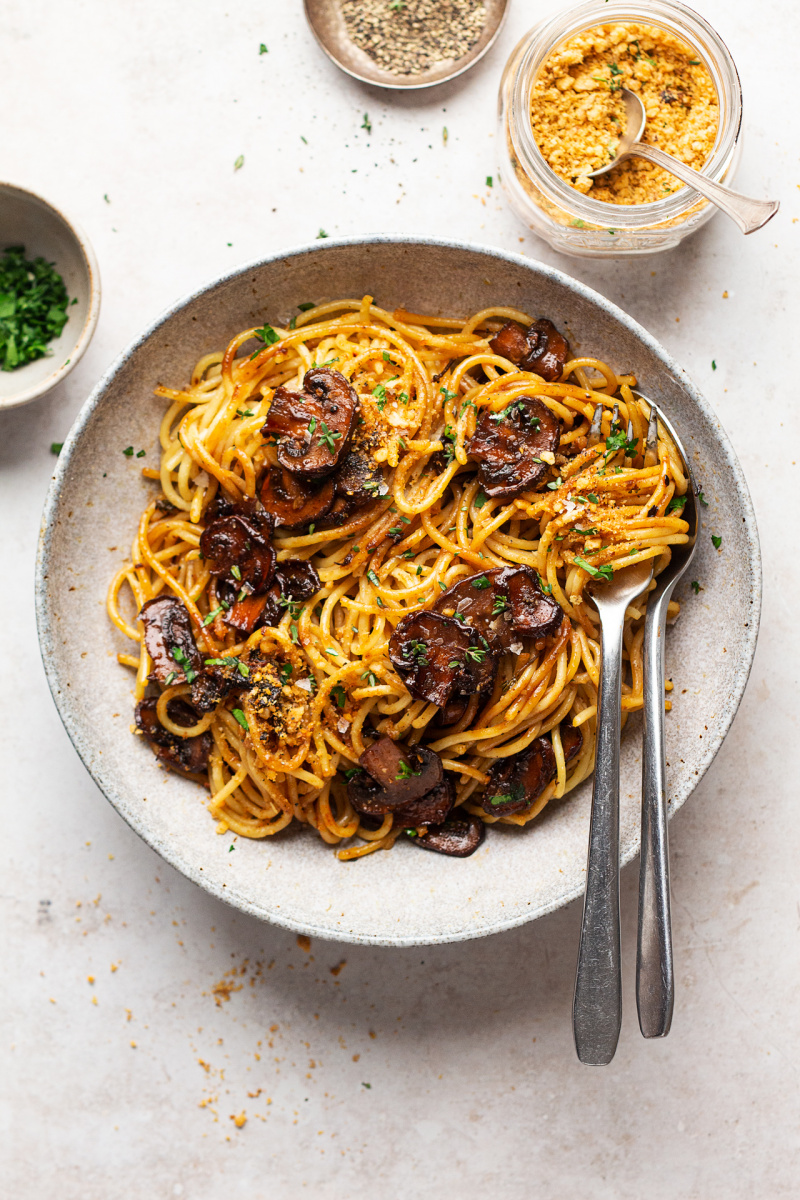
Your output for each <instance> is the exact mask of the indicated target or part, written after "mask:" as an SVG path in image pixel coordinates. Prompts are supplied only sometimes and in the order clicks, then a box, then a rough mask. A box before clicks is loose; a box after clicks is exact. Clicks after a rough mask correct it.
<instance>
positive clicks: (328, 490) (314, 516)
mask: <svg viewBox="0 0 800 1200" xmlns="http://www.w3.org/2000/svg"><path fill="white" fill-rule="evenodd" d="M259 494H260V496H261V503H262V504H263V505H264V508H265V509H266V510H267V512H268V513H269V514H270V516H271V517H273V518H274V520H275V528H276V529H285V530H286V531H287V532H288V533H291V532H292V531H293V530H296V529H306V528H307V526H309V525H313V524H315V523H317V522H319V521H321V520H322V518H323V517H324V516H325V514H326V513H328V512H330V509H331V507H332V505H333V500H334V496H335V494H336V491H335V484H334V481H333V480H332V479H324V480H322V482H321V483H304V482H303V481H302V480H301V479H298V477H297V476H296V475H292V473H291V472H290V471H287V470H285V469H284V468H283V467H270V468H269V469H268V470H267V471H266V473H265V475H264V478H263V479H262V481H261V490H260V493H259Z"/></svg>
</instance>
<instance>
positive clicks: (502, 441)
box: [466, 396, 561, 500]
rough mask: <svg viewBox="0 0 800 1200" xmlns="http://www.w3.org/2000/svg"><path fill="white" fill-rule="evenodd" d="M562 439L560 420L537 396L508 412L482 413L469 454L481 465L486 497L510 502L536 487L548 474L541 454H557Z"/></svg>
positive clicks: (518, 401) (520, 399)
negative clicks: (521, 493)
mask: <svg viewBox="0 0 800 1200" xmlns="http://www.w3.org/2000/svg"><path fill="white" fill-rule="evenodd" d="M560 436H561V432H560V428H559V424H558V419H557V418H556V417H555V416H554V415H553V414H552V413H551V411H550V409H549V408H548V407H547V405H546V404H543V403H542V401H541V400H538V399H537V398H536V397H535V396H519V397H517V399H516V400H514V401H512V403H511V404H509V405H508V407H507V408H505V409H502V410H501V411H500V412H497V413H493V412H491V411H490V410H489V409H487V408H485V409H483V411H482V412H481V416H480V420H479V421H478V425H477V428H476V430H475V433H474V434H473V435H472V437H471V438H470V440H469V442H468V443H467V447H466V449H467V453H468V454H469V456H470V458H474V459H475V460H476V462H478V463H479V464H480V465H479V468H478V479H479V480H480V482H481V485H482V486H483V490H484V491H485V492H486V495H487V496H491V497H493V498H496V499H499V500H511V499H513V497H514V496H518V495H519V493H520V492H524V491H526V490H528V489H530V488H533V487H535V485H536V484H537V483H538V482H539V480H540V479H542V478H543V476H544V475H545V473H546V472H547V463H546V462H545V461H544V460H543V459H542V457H541V455H542V453H543V452H544V453H554V452H555V451H556V449H557V448H558V442H559V438H560Z"/></svg>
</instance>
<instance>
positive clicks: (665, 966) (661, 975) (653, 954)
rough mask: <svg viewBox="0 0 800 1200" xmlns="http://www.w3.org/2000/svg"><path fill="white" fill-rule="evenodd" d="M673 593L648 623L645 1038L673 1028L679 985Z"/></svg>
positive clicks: (639, 977)
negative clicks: (667, 651)
mask: <svg viewBox="0 0 800 1200" xmlns="http://www.w3.org/2000/svg"><path fill="white" fill-rule="evenodd" d="M671 595H672V587H671V586H670V587H667V588H665V590H664V591H663V592H662V593H661V595H659V596H657V598H655V597H651V600H650V603H648V605H647V615H646V617H645V623H644V646H643V654H644V738H643V756H642V856H641V861H640V864H639V936H638V943H637V953H636V1006H637V1008H638V1010H639V1028H640V1029H641V1031H642V1034H643V1036H644V1037H646V1038H653V1037H665V1036H666V1035H667V1034H668V1033H669V1027H670V1024H671V1022H672V1007H673V1004H674V1000H675V980H674V975H673V965H672V929H671V921H670V909H669V847H668V841H667V797H666V751H665V745H664V640H665V632H666V624H667V605H668V604H669V598H670V596H671Z"/></svg>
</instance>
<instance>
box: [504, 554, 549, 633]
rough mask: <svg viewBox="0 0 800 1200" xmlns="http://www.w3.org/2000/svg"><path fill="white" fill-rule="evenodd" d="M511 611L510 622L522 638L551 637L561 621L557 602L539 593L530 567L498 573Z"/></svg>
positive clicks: (537, 580)
mask: <svg viewBox="0 0 800 1200" xmlns="http://www.w3.org/2000/svg"><path fill="white" fill-rule="evenodd" d="M502 575H503V578H502V580H501V586H502V588H503V589H504V591H505V593H506V595H507V597H508V604H509V607H510V611H511V621H512V624H513V626H514V629H515V630H516V631H517V633H519V634H522V636H523V637H533V638H543V637H548V636H549V635H550V634H551V633H555V632H556V630H557V629H558V628H559V626H560V625H561V622H562V621H563V619H564V610H563V609H562V607H561V605H560V604H559V603H558V601H557V600H554V599H553V597H552V596H548V594H547V592H545V591H543V590H542V585H541V583H540V581H539V575H538V573H537V572H536V571H534V570H533V569H532V568H531V567H518V568H517V569H513V568H507V569H506V570H504V571H503V573H502Z"/></svg>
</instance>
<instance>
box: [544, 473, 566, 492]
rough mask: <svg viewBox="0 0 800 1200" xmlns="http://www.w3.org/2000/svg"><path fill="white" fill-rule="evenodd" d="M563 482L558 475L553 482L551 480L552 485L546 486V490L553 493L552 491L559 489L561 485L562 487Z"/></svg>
mask: <svg viewBox="0 0 800 1200" xmlns="http://www.w3.org/2000/svg"><path fill="white" fill-rule="evenodd" d="M563 482H564V480H563V479H562V478H561V476H560V475H559V476H558V477H557V478H556V479H554V480H553V482H552V483H548V485H547V486H548V488H549V489H550V491H551V492H554V491H555V490H556V488H560V487H561V485H562V483H563Z"/></svg>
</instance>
